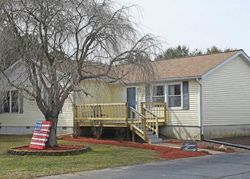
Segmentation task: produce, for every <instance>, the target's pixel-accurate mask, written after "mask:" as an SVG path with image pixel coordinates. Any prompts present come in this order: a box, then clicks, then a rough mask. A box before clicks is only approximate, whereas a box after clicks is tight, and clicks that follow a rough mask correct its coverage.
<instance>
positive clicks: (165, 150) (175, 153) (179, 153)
mask: <svg viewBox="0 0 250 179" xmlns="http://www.w3.org/2000/svg"><path fill="white" fill-rule="evenodd" d="M64 140H66V141H75V142H87V143H94V144H105V145H115V146H122V147H134V148H140V149H148V150H154V151H158V152H160V157H161V158H164V159H179V158H187V157H198V156H204V155H208V153H207V152H187V151H183V150H180V149H176V148H171V147H165V146H156V145H151V144H145V143H143V144H141V143H135V142H128V141H115V140H99V139H93V138H83V137H79V138H71V137H66V138H64Z"/></svg>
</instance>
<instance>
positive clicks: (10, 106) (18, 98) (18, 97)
mask: <svg viewBox="0 0 250 179" xmlns="http://www.w3.org/2000/svg"><path fill="white" fill-rule="evenodd" d="M12 91H17V105H18V111H17V112H12V105H11V104H12ZM4 92H6V94H7V93H9V95H10V101H9V112H5V111H4V110H3V112H2V113H3V114H18V113H20V96H19V90H17V89H11V90H6V91H4ZM3 108H4V104H3Z"/></svg>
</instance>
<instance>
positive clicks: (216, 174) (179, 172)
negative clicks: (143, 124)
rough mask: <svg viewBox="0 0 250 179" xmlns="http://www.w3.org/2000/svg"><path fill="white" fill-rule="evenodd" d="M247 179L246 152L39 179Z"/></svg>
mask: <svg viewBox="0 0 250 179" xmlns="http://www.w3.org/2000/svg"><path fill="white" fill-rule="evenodd" d="M59 178H60V179H66V178H67V179H82V178H83V179H160V178H167V179H172V178H173V179H235V178H240V179H250V151H244V152H237V153H230V154H216V155H210V156H203V157H194V158H185V159H178V160H169V161H160V162H154V163H149V164H142V165H135V166H127V167H118V168H109V169H103V170H94V171H87V172H79V173H73V174H64V175H56V176H48V177H43V178H42V179H59Z"/></svg>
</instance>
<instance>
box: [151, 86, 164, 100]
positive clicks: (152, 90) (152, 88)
mask: <svg viewBox="0 0 250 179" xmlns="http://www.w3.org/2000/svg"><path fill="white" fill-rule="evenodd" d="M155 86H163V87H164V89H163V92H164V94H163V96H154V95H153V93H154V87H155ZM150 93H151V101H152V102H153V98H154V97H163V98H164V103H165V102H166V84H165V83H156V84H152V85H151V90H150Z"/></svg>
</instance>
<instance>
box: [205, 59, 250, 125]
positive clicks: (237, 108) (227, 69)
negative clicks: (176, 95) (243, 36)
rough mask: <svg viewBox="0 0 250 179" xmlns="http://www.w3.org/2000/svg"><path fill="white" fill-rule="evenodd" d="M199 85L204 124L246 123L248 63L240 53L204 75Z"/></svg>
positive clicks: (248, 110)
mask: <svg viewBox="0 0 250 179" xmlns="http://www.w3.org/2000/svg"><path fill="white" fill-rule="evenodd" d="M202 85H203V87H202V90H203V91H202V93H203V108H204V111H203V118H204V119H203V122H204V125H205V126H215V125H245V124H250V95H249V92H250V67H249V65H248V64H247V63H246V62H245V61H244V60H242V59H241V57H239V56H238V57H236V59H234V60H232V61H230V62H229V63H227V64H225V65H224V66H223V67H221V68H219V69H218V70H216V71H215V72H213V73H212V74H210V75H209V76H207V78H205V79H204V80H203V81H202Z"/></svg>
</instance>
